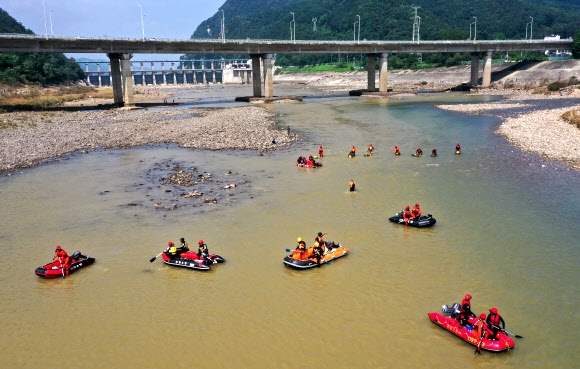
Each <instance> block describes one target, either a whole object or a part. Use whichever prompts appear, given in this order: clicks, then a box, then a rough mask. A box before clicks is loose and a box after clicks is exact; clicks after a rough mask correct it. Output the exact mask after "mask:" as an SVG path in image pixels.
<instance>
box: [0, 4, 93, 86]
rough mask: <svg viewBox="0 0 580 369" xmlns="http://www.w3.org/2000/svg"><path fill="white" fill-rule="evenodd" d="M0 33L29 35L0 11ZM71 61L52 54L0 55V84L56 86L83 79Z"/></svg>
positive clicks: (80, 70)
mask: <svg viewBox="0 0 580 369" xmlns="http://www.w3.org/2000/svg"><path fill="white" fill-rule="evenodd" d="M0 33H27V34H33V32H32V31H31V30H29V29H27V28H25V27H24V26H23V25H22V24H21V23H20V22H18V21H17V20H16V19H14V18H12V17H11V16H10V14H8V13H7V12H6V11H5V10H3V9H0ZM84 75H85V74H84V72H83V70H82V69H81V68H80V67H79V65H78V64H77V63H76V62H75V60H74V59H67V58H66V57H65V56H64V54H52V53H0V82H3V83H41V84H60V83H64V82H72V81H78V80H80V79H84Z"/></svg>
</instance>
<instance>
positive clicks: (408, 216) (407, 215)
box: [403, 209, 413, 219]
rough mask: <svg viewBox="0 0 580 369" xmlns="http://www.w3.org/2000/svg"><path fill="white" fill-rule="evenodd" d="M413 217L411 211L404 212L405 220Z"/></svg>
mask: <svg viewBox="0 0 580 369" xmlns="http://www.w3.org/2000/svg"><path fill="white" fill-rule="evenodd" d="M412 216H413V214H412V213H411V210H406V209H405V210H403V218H404V219H409V218H411V217H412Z"/></svg>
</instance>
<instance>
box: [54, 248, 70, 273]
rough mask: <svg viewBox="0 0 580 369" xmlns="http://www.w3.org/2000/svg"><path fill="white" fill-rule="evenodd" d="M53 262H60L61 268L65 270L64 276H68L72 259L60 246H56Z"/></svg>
mask: <svg viewBox="0 0 580 369" xmlns="http://www.w3.org/2000/svg"><path fill="white" fill-rule="evenodd" d="M52 260H53V261H56V260H58V262H59V263H60V267H61V268H62V269H63V270H64V275H66V276H68V273H69V270H70V266H71V264H72V260H71V258H70V257H69V256H68V254H67V253H66V251H64V249H63V248H62V247H60V245H56V248H55V250H54V257H53V258H52Z"/></svg>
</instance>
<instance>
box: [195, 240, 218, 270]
mask: <svg viewBox="0 0 580 369" xmlns="http://www.w3.org/2000/svg"><path fill="white" fill-rule="evenodd" d="M197 244H198V245H199V247H198V248H197V257H199V258H203V260H205V261H206V262H207V263H208V264H212V263H213V264H215V263H217V261H213V260H211V259H210V258H209V250H208V249H207V245H206V244H205V243H204V242H203V240H199V241H197Z"/></svg>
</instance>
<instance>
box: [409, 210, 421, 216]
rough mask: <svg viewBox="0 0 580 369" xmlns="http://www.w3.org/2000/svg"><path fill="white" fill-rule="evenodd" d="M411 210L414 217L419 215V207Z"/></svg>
mask: <svg viewBox="0 0 580 369" xmlns="http://www.w3.org/2000/svg"><path fill="white" fill-rule="evenodd" d="M411 212H412V213H413V216H415V217H420V216H421V213H422V211H421V208H413V210H411Z"/></svg>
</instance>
